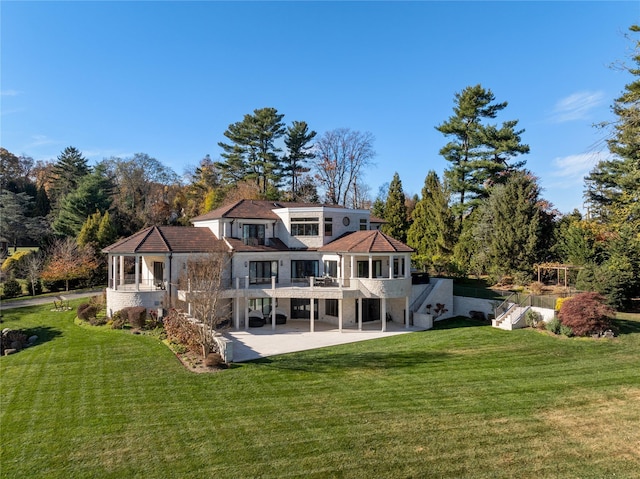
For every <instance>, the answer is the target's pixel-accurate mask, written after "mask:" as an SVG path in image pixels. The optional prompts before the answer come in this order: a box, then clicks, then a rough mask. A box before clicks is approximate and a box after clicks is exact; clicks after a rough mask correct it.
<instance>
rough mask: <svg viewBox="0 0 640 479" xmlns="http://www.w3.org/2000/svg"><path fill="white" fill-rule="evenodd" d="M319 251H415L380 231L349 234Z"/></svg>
mask: <svg viewBox="0 0 640 479" xmlns="http://www.w3.org/2000/svg"><path fill="white" fill-rule="evenodd" d="M318 251H331V252H336V253H411V252H413V249H412V248H410V247H409V246H407V245H406V244H404V243H403V242H402V241H398V240H397V239H394V238H392V237H391V236H388V235H386V234H384V233H383V232H381V231H378V230H369V231H355V232H353V233H347V234H346V235H343V236H341V237H340V238H338V239H336V240H334V241H332V242H331V243H329V244H326V245H324V246H323V247H322V248H319V249H318Z"/></svg>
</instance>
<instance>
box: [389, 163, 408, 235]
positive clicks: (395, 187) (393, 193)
mask: <svg viewBox="0 0 640 479" xmlns="http://www.w3.org/2000/svg"><path fill="white" fill-rule="evenodd" d="M384 219H385V220H386V223H385V224H384V225H382V231H383V233H386V234H388V235H389V236H391V237H393V238H395V239H397V240H400V241H402V242H406V241H407V229H408V227H409V224H408V221H407V207H406V205H405V196H404V192H403V191H402V182H401V181H400V176H399V175H398V173H394V175H393V180H391V183H389V194H388V195H387V201H386V203H385V206H384Z"/></svg>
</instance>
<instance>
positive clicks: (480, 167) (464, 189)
mask: <svg viewBox="0 0 640 479" xmlns="http://www.w3.org/2000/svg"><path fill="white" fill-rule="evenodd" d="M506 106H507V102H502V103H495V96H494V94H493V93H492V92H491V90H485V89H484V88H483V87H482V86H481V85H475V86H470V87H467V88H465V89H464V90H463V91H462V92H460V93H456V94H455V106H454V108H453V111H454V114H453V115H452V116H451V117H449V119H448V120H447V121H446V122H444V123H442V124H441V125H439V126H437V127H436V129H437V130H438V131H440V132H441V133H443V134H444V135H445V136H446V137H450V138H452V141H450V142H449V143H447V144H446V145H445V146H444V147H443V148H442V149H441V150H440V154H441V155H442V156H443V157H444V158H445V159H446V160H447V161H449V162H450V163H451V166H450V167H449V169H447V170H446V171H445V178H446V179H447V183H448V185H449V187H450V189H451V191H452V193H455V194H457V195H458V198H459V199H458V201H457V202H456V204H455V205H454V206H455V211H456V214H457V216H458V217H459V218H460V220H462V218H463V217H464V216H465V214H467V213H468V212H469V210H470V209H473V208H475V207H477V206H478V205H479V200H481V199H483V198H486V197H487V195H488V190H487V188H488V187H490V186H491V185H493V184H499V183H503V182H504V180H505V173H506V172H508V171H512V170H514V169H516V168H520V167H521V166H523V165H524V162H518V163H516V164H514V165H511V166H510V165H509V164H508V161H509V160H510V159H511V158H512V157H515V156H517V155H519V154H523V153H528V152H529V147H528V146H527V145H524V144H521V143H520V135H521V134H522V133H523V132H524V130H516V129H515V127H516V125H517V123H518V122H517V121H516V120H512V121H507V122H505V123H503V124H502V126H501V127H500V128H498V127H497V126H495V125H491V124H489V125H485V124H484V123H483V122H484V121H485V120H488V119H493V118H495V117H496V116H497V115H498V113H499V112H500V111H501V110H503V109H504V108H506ZM460 226H461V225H460Z"/></svg>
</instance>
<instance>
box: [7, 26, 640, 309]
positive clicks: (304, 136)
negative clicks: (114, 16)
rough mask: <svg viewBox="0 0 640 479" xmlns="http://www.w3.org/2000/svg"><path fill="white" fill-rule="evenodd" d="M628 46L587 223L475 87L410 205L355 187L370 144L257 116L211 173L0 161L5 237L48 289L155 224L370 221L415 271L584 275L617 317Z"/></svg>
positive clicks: (70, 151) (268, 113) (627, 182)
mask: <svg viewBox="0 0 640 479" xmlns="http://www.w3.org/2000/svg"><path fill="white" fill-rule="evenodd" d="M631 31H632V33H637V32H638V28H637V27H635V26H634V27H632V28H631ZM635 47H636V48H635V55H634V56H633V57H632V61H633V65H634V66H633V67H629V68H628V72H629V73H630V74H631V75H633V76H634V78H635V79H634V81H632V82H631V83H629V84H627V85H626V86H625V89H624V92H623V93H622V95H621V96H620V97H618V98H616V99H615V100H614V103H613V106H612V111H613V113H614V115H615V118H616V120H615V121H613V122H612V123H610V124H603V125H601V126H603V127H604V130H603V131H606V132H609V134H610V137H609V138H608V140H607V143H608V147H609V150H610V151H611V153H612V159H609V160H604V161H601V162H599V163H598V164H597V165H596V166H595V167H594V169H593V170H592V171H591V172H590V173H589V175H588V176H587V177H586V178H585V198H586V199H587V204H588V213H587V214H586V215H585V216H583V215H582V214H580V213H579V212H578V211H574V212H572V213H571V214H568V215H561V214H560V213H559V212H558V211H557V210H555V209H554V208H553V206H552V205H551V204H550V203H549V202H547V201H546V200H545V199H544V198H542V196H541V189H540V186H539V184H538V179H537V178H536V176H535V174H534V173H533V172H531V171H529V170H527V169H526V167H525V165H526V161H525V160H524V159H523V157H524V155H526V154H527V153H529V150H530V147H529V145H527V144H525V143H524V142H523V141H522V136H523V134H524V133H525V130H524V129H523V128H520V127H519V126H518V120H513V119H509V120H504V121H501V122H498V121H497V118H498V117H499V116H500V115H503V114H504V111H505V110H506V108H507V106H508V103H507V102H506V101H502V102H499V101H497V100H496V98H495V95H494V94H493V92H492V91H491V90H490V89H487V88H485V87H483V86H482V85H472V86H468V87H466V88H464V89H463V90H462V91H460V92H458V93H456V94H455V96H454V104H453V113H452V114H451V116H449V118H447V119H446V120H445V121H443V122H442V123H441V124H440V125H437V126H436V127H435V128H436V129H437V130H438V131H439V132H440V133H442V134H443V137H444V145H443V147H442V148H441V149H440V155H441V156H442V157H443V158H444V159H445V160H447V164H448V167H447V168H446V169H445V171H444V172H443V174H442V175H438V173H437V172H435V171H428V172H427V175H426V178H425V182H424V187H423V188H422V191H421V194H420V195H415V196H413V197H409V196H407V195H406V194H405V193H404V191H403V190H402V182H401V179H400V177H399V176H398V175H397V174H396V175H394V177H393V178H392V180H391V182H390V183H389V184H388V185H385V187H383V188H381V190H380V191H379V193H378V195H377V197H376V198H375V199H373V198H371V193H370V188H369V187H368V185H367V184H366V181H365V180H366V178H365V171H366V169H367V167H370V166H372V165H373V164H374V163H373V161H374V159H375V155H376V153H375V150H374V142H375V138H374V136H373V134H371V133H370V132H360V131H356V130H351V129H349V128H337V129H334V130H331V131H327V132H324V133H323V134H320V135H319V134H318V133H317V132H316V131H313V130H312V129H311V128H310V126H309V125H308V123H307V122H305V121H301V120H294V121H292V122H291V123H289V124H286V123H285V121H284V114H282V113H280V112H278V110H277V109H275V108H271V107H267V108H260V109H256V110H254V111H253V112H252V113H249V114H246V115H244V117H243V118H242V119H241V120H240V121H237V122H235V123H231V124H230V125H229V126H228V128H227V130H226V131H225V132H224V136H225V138H226V140H225V141H221V142H219V143H218V146H219V148H220V155H219V158H218V159H217V160H213V159H212V158H211V157H210V156H209V155H206V156H205V157H204V158H203V159H202V160H201V161H200V162H199V164H198V165H197V166H195V167H192V168H189V169H188V170H187V171H186V172H185V173H184V175H182V176H181V175H178V174H177V173H176V172H174V171H173V170H172V169H171V168H169V167H167V166H165V165H163V164H162V163H161V162H160V161H158V160H157V159H155V158H152V157H150V156H149V155H147V154H145V153H137V154H135V155H133V156H131V157H128V158H118V157H112V158H106V159H104V160H102V161H99V162H97V163H96V164H95V165H93V166H91V165H89V162H88V160H87V159H86V158H85V157H84V156H83V154H82V152H81V151H79V150H78V149H77V148H75V147H72V146H70V147H68V148H65V149H64V150H63V151H62V152H61V153H60V155H59V156H58V157H57V158H56V159H55V160H50V161H37V162H36V161H34V160H33V159H32V158H30V157H28V156H25V155H16V154H14V153H12V152H9V151H7V150H6V149H4V148H0V213H1V214H0V236H1V237H2V240H3V241H4V242H6V244H8V245H9V246H10V247H13V248H14V249H15V248H17V246H18V245H30V244H33V245H39V246H42V247H43V248H42V249H43V250H44V251H48V253H47V258H44V259H43V258H39V259H38V260H37V261H36V259H34V260H33V261H34V262H35V263H37V264H40V263H41V264H42V267H41V272H42V273H43V276H44V277H46V278H49V280H50V281H53V280H55V279H56V278H57V279H58V281H66V282H68V281H69V280H74V279H77V278H79V277H82V275H86V272H87V271H88V270H90V271H93V272H94V273H93V274H94V275H95V271H104V268H101V267H98V268H95V267H94V266H95V265H94V264H93V263H91V264H90V265H91V268H84V269H81V270H80V271H75V272H71V273H69V272H66V273H64V274H62V271H65V268H64V267H63V266H61V265H62V264H65V263H64V262H61V261H57V262H56V261H53V257H52V255H53V254H54V252H55V254H56V255H57V259H58V260H59V259H60V257H62V256H64V255H65V254H66V256H67V257H68V258H75V259H68V260H67V264H68V265H72V264H76V265H77V264H78V259H77V258H84V259H83V261H84V262H89V261H90V259H89V258H93V259H92V260H91V261H94V262H97V263H96V264H100V262H101V261H104V260H101V259H100V256H101V255H99V254H97V252H99V251H100V249H101V248H103V247H105V246H107V245H109V244H111V243H113V242H114V241H116V240H117V239H118V238H121V237H125V236H128V235H131V234H133V233H134V232H136V231H138V230H139V229H141V228H143V227H146V226H150V225H162V224H175V225H188V224H189V220H190V219H191V218H193V217H195V216H198V215H200V214H203V213H206V212H208V211H211V210H213V209H215V208H217V207H218V206H221V205H223V204H225V203H228V202H231V201H234V200H238V199H270V200H282V201H299V202H308V203H315V202H323V203H326V204H334V205H343V206H346V207H352V208H365V209H369V208H370V209H371V211H372V214H373V215H374V216H377V217H379V218H381V219H384V220H385V223H384V226H383V229H384V231H385V232H386V233H388V234H390V235H391V236H393V237H395V238H397V239H399V240H401V241H404V242H406V243H407V244H409V245H410V246H412V247H413V248H414V249H415V251H416V252H415V254H414V266H415V267H417V268H421V269H429V270H431V271H433V272H436V273H440V274H450V275H459V276H466V275H470V274H473V275H489V277H490V278H491V279H492V280H493V281H494V282H499V281H504V280H505V278H506V277H510V278H512V279H513V280H514V281H516V282H519V283H526V282H528V281H531V280H532V279H534V278H533V273H534V267H535V265H536V264H541V263H553V262H556V263H569V264H571V265H574V266H576V267H579V268H580V269H579V273H578V277H577V281H578V286H579V287H582V288H584V289H592V290H598V291H600V292H602V293H605V294H606V295H607V296H608V297H609V298H610V299H611V301H612V303H613V304H615V305H616V306H620V305H622V304H623V303H626V302H628V301H629V300H630V299H631V298H632V297H634V296H637V295H638V288H639V280H638V278H639V277H640V269H639V263H640V246H639V243H640V237H639V236H640V220H639V219H638V218H639V216H640V211H639V208H640V207H639V206H638V205H639V204H640V203H639V201H638V200H639V198H638V196H639V192H638V190H639V188H640V186H639V185H640V176H639V175H640V173H639V170H640V168H639V166H638V158H639V156H640V153H639V152H640V149H639V145H638V141H639V140H638V138H639V137H640V135H639V131H640V127H639V126H638V125H640V122H639V119H638V102H639V95H640V82H639V81H638V79H637V77H638V75H639V73H640V54H639V53H638V42H635ZM63 243H68V244H66V246H64V247H63ZM74 250H75V253H74V252H73V251H74ZM63 251H64V252H65V253H64V254H63ZM87 251H93V252H94V254H93V257H92V256H91V255H90V254H88V253H87ZM74 255H75V256H74ZM31 256H34V257H35V256H36V255H31ZM13 259H14V260H15V257H14V258H13ZM12 262H13V263H15V262H16V261H10V262H9V265H10V266H11V263H12ZM23 263H24V261H23ZM37 264H34V265H31V267H30V268H29V267H27V266H26V265H24V264H23V265H22V266H21V267H20V268H13V267H11V268H9V267H5V266H6V262H5V265H4V266H3V269H4V270H10V269H12V271H13V272H11V273H9V272H8V271H5V276H11V275H13V276H15V275H18V276H19V275H22V277H27V276H29V275H28V274H27V273H26V272H25V271H28V270H32V271H37V270H38V268H37V267H36V266H37ZM52 264H57V265H58V266H57V267H55V268H53V267H52V266H51V265H52ZM47 268H48V269H47ZM68 269H72V268H70V267H67V270H68ZM52 270H53V273H52ZM101 274H103V275H104V273H101ZM31 276H33V275H31ZM94 280H95V281H100V280H101V278H94ZM33 284H35V283H33Z"/></svg>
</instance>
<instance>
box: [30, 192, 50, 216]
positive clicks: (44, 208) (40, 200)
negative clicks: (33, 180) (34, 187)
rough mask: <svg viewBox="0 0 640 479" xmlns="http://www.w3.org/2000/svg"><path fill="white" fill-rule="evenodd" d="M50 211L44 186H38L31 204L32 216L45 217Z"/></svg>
mask: <svg viewBox="0 0 640 479" xmlns="http://www.w3.org/2000/svg"><path fill="white" fill-rule="evenodd" d="M50 212H51V202H50V201H49V195H47V190H45V189H44V186H40V188H38V192H37V193H36V200H35V204H34V206H33V216H41V217H45V216H47V215H48V214H49V213H50Z"/></svg>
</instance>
